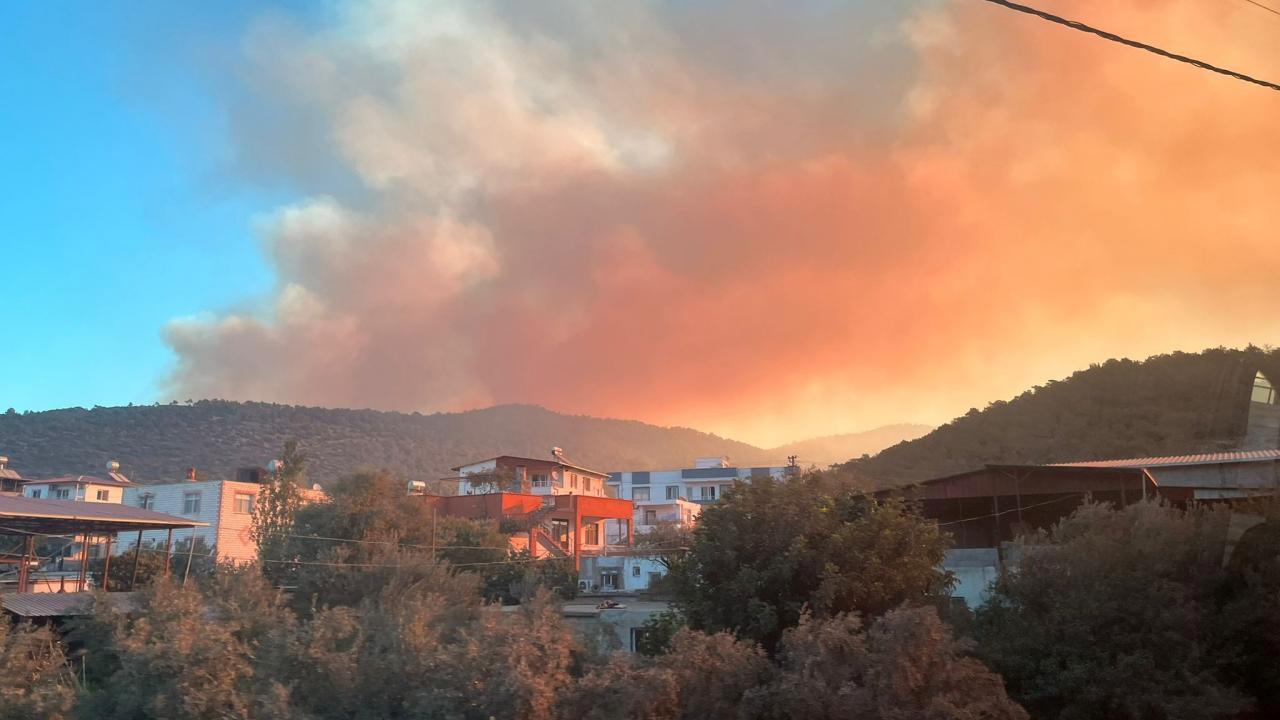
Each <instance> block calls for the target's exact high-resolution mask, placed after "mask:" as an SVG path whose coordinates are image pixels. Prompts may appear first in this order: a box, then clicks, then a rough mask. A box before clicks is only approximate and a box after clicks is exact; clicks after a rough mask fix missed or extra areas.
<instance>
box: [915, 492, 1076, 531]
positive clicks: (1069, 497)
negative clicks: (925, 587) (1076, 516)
mask: <svg viewBox="0 0 1280 720" xmlns="http://www.w3.org/2000/svg"><path fill="white" fill-rule="evenodd" d="M1087 494H1088V493H1071V494H1070V495H1067V496H1065V497H1060V498H1054V499H1052V500H1045V501H1044V502H1041V503H1036V504H1034V505H1019V506H1018V507H1014V508H1009V509H1008V510H1001V511H1000V512H993V513H987V514H986V515H974V516H973V517H967V518H960V519H959V520H950V521H948V522H944V523H938V527H946V526H947V525H959V524H961V523H966V522H969V521H970V520H983V519H985V518H993V517H999V516H1001V515H1009V514H1011V513H1017V512H1022V511H1023V510H1030V509H1031V508H1038V507H1042V506H1044V505H1052V504H1053V503H1059V502H1062V501H1064V500H1074V499H1075V498H1076V496H1077V495H1087Z"/></svg>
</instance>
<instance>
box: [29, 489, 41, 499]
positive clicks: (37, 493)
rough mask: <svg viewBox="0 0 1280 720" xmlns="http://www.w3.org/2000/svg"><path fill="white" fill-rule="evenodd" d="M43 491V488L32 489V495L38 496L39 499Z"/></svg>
mask: <svg viewBox="0 0 1280 720" xmlns="http://www.w3.org/2000/svg"><path fill="white" fill-rule="evenodd" d="M42 492H43V491H42V490H32V491H31V497H33V498H36V499H37V500H39V499H40V494H41V493H42Z"/></svg>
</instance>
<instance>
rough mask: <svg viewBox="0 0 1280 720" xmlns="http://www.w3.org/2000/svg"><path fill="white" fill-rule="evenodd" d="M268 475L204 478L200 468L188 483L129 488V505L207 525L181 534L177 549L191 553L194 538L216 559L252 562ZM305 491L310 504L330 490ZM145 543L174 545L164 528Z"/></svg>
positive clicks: (127, 544)
mask: <svg viewBox="0 0 1280 720" xmlns="http://www.w3.org/2000/svg"><path fill="white" fill-rule="evenodd" d="M266 477H267V475H266V471H265V470H262V469H260V468H246V469H242V470H240V471H238V472H237V479H236V480H199V479H198V477H197V474H196V470H195V468H188V469H187V477H186V479H185V480H183V481H182V482H171V483H160V484H156V485H137V486H134V487H131V488H128V489H127V490H126V491H125V495H124V503H125V504H126V505H132V506H134V507H140V508H143V509H146V510H155V511H156V512H162V513H167V514H169V515H177V516H179V517H185V518H190V519H192V520H198V521H200V522H203V523H207V525H206V526H204V527H195V528H191V529H189V530H187V529H182V530H175V531H174V532H173V544H174V547H177V548H183V549H188V548H190V547H191V543H192V538H193V537H194V539H195V548H196V550H195V551H196V552H204V553H208V554H211V555H215V556H216V557H217V559H219V560H224V561H230V562H250V561H252V560H256V559H257V557H258V544H257V543H256V542H255V541H254V539H253V510H254V507H255V505H256V504H257V501H258V493H259V492H260V491H261V489H262V485H261V483H262V482H263V481H264V480H265V479H266ZM302 492H303V497H304V499H305V500H306V501H307V502H315V501H318V500H322V499H323V498H324V497H325V495H324V492H323V491H321V490H319V489H316V488H312V489H311V490H303V491H302ZM138 539H139V536H138V533H133V534H131V535H129V534H122V535H120V536H119V538H118V542H117V543H116V545H115V547H116V549H117V552H118V553H121V554H123V553H127V552H130V551H131V550H132V549H133V548H134V547H135V546H136V545H137V543H138ZM141 539H142V543H143V547H160V548H163V547H164V546H165V544H166V543H167V542H169V537H168V532H167V531H164V530H152V531H146V532H143V533H142V534H141Z"/></svg>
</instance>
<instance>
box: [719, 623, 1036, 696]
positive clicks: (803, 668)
mask: <svg viewBox="0 0 1280 720" xmlns="http://www.w3.org/2000/svg"><path fill="white" fill-rule="evenodd" d="M966 650H967V646H966V645H965V644H964V643H962V642H959V641H957V640H956V639H955V638H954V637H952V634H951V631H950V629H949V628H948V627H947V626H946V625H944V624H943V623H942V622H941V621H940V620H939V619H938V616H937V613H936V612H934V610H933V608H930V607H917V608H909V607H902V608H898V609H895V610H891V611H889V612H888V613H886V614H885V615H883V616H882V617H880V618H879V619H877V620H876V622H875V623H874V624H873V625H872V626H871V628H870V629H869V630H867V629H865V628H864V627H863V624H862V622H861V620H860V619H859V618H858V617H857V616H856V615H852V614H839V615H835V616H833V617H830V618H827V619H823V620H819V619H814V618H812V617H810V616H805V617H804V618H803V619H802V620H801V622H800V624H799V625H797V626H796V627H794V628H791V629H789V630H787V631H786V632H785V633H784V634H783V637H782V641H781V643H780V645H779V651H778V654H777V658H776V662H777V665H778V669H777V672H775V673H772V674H771V678H770V680H769V682H767V683H764V684H762V685H760V686H759V687H756V688H754V689H752V690H750V691H748V693H747V695H746V697H745V698H744V699H743V708H744V715H746V716H748V717H755V718H761V719H762V720H764V719H767V718H793V717H804V718H813V719H814V720H824V719H827V718H830V719H831V720H836V719H837V718H845V717H858V718H867V719H868V720H914V719H915V718H929V719H931V720H967V719H968V718H987V719H989V720H1022V719H1024V718H1026V716H1027V714H1026V712H1025V711H1024V710H1023V709H1022V708H1021V707H1020V706H1019V705H1018V704H1017V703H1015V702H1013V701H1012V700H1010V699H1009V697H1008V696H1007V695H1006V694H1005V690H1004V684H1003V682H1002V681H1001V679H1000V676H999V675H996V674H995V673H993V672H991V671H990V670H988V669H987V668H986V667H985V666H983V665H982V663H980V662H978V661H977V660H974V659H972V658H969V657H966V656H965V651H966Z"/></svg>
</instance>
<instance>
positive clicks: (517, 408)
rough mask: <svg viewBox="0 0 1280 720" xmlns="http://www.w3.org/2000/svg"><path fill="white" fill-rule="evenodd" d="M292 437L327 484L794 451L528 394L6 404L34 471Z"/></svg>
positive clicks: (226, 470) (226, 467)
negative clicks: (507, 461) (592, 413)
mask: <svg viewBox="0 0 1280 720" xmlns="http://www.w3.org/2000/svg"><path fill="white" fill-rule="evenodd" d="M290 437H296V438H298V439H300V440H301V441H302V443H303V447H304V449H305V450H306V452H307V453H308V455H309V456H310V472H309V475H310V478H311V479H312V481H315V482H322V483H323V482H327V481H329V480H332V479H334V478H336V477H339V476H341V475H343V474H345V473H349V472H352V471H354V470H357V469H360V468H366V467H380V468H387V469H390V470H393V471H396V472H397V473H400V474H401V475H403V476H405V477H413V478H425V479H434V478H439V477H444V476H447V475H448V474H449V468H450V467H451V466H455V465H459V464H462V463H464V462H470V461H473V460H477V459H482V458H485V457H490V456H493V455H496V454H499V453H508V454H515V455H529V456H532V457H545V456H547V455H548V454H549V452H550V449H551V448H552V447H553V446H558V447H563V448H564V449H565V452H566V454H567V455H568V457H569V458H570V459H572V460H574V461H575V462H578V463H581V464H583V465H586V466H587V467H592V468H597V469H600V470H603V471H611V470H629V469H646V468H664V467H667V468H669V467H687V466H688V465H690V464H691V463H692V462H693V460H694V458H697V457H700V456H707V455H727V456H729V457H730V458H731V459H732V460H733V461H734V462H737V463H741V464H743V465H764V464H781V463H783V462H785V461H786V453H780V452H775V451H770V450H764V449H761V448H758V447H755V446H753V445H748V444H747V443H742V442H737V441H734V440H728V439H725V438H722V437H718V436H715V435H711V434H708V433H703V432H698V431H696V430H690V429H687V428H667V427H658V426H655V425H648V424H645V423H642V422H636V421H631V420H604V419H599V418H592V417H583V416H571V415H562V414H559V413H555V412H551V411H549V410H545V409H543V408H540V407H535V406H529V405H502V406H498V407H492V408H487V409H483V410H472V411H469V412H462V413H440V414H434V415H421V414H405V413H395V412H378V411H374V410H335V409H326V408H315V407H295V406H288V405H270V404H265V403H237V402H225V401H214V400H205V401H200V402H196V403H194V404H192V405H153V406H136V407H97V408H93V409H92V410H86V409H83V408H70V409H65V410H50V411H47V412H35V413H22V414H17V413H15V414H4V415H0V454H3V455H7V456H9V458H10V459H11V466H12V467H13V468H14V469H15V470H17V471H18V472H20V473H22V474H23V475H24V476H27V477H42V476H45V477H47V476H51V475H58V474H66V473H86V474H88V473H95V472H99V471H100V470H101V468H102V467H103V465H104V464H105V463H106V462H107V461H108V460H111V459H114V460H119V461H120V463H121V465H122V466H123V470H124V471H125V473H126V474H128V475H129V476H130V477H131V478H133V479H134V480H136V481H138V482H143V483H156V482H162V481H170V480H174V479H178V478H181V477H182V474H183V470H184V469H185V468H187V467H190V466H195V467H196V468H198V469H199V470H200V473H201V476H202V477H207V478H224V477H229V476H231V474H232V473H234V471H235V468H237V467H244V466H250V465H263V464H265V463H266V462H268V461H269V460H270V459H271V458H273V457H275V455H276V454H277V453H278V452H279V450H280V448H281V446H282V445H283V443H284V441H285V440H286V439H288V438H290ZM899 437H900V436H899ZM896 439H899V438H895V437H892V436H890V438H889V439H887V440H885V441H884V442H885V444H889V443H891V442H893V441H895V440H896ZM800 455H801V462H804V463H806V464H807V463H808V462H810V461H809V459H808V458H807V457H806V455H805V454H804V453H800Z"/></svg>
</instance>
